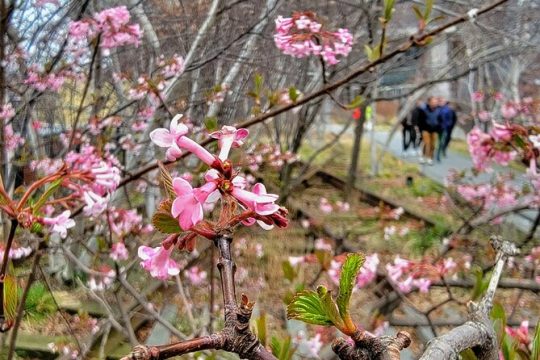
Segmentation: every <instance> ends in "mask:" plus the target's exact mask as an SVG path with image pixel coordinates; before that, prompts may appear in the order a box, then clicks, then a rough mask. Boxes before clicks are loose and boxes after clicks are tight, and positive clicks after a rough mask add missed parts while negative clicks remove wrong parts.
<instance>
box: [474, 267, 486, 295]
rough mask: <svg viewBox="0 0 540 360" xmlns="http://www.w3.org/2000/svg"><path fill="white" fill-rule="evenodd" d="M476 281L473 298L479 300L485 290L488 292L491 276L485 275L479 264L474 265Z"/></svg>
mask: <svg viewBox="0 0 540 360" xmlns="http://www.w3.org/2000/svg"><path fill="white" fill-rule="evenodd" d="M472 273H473V274H474V276H475V278H476V281H475V282H474V287H473V289H472V294H471V300H478V299H479V298H480V297H481V296H482V295H483V294H484V292H486V290H487V287H488V286H489V276H486V277H484V273H483V271H482V269H481V268H480V267H478V266H476V267H474V268H473V270H472Z"/></svg>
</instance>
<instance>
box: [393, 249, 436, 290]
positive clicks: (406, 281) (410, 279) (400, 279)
mask: <svg viewBox="0 0 540 360" xmlns="http://www.w3.org/2000/svg"><path fill="white" fill-rule="evenodd" d="M414 268H415V263H414V262H412V261H409V260H405V259H402V258H400V257H399V256H397V257H396V258H395V259H394V263H393V264H386V272H387V273H388V277H389V278H390V280H392V282H393V283H395V284H396V285H397V286H398V288H399V290H400V291H401V292H403V293H409V292H411V291H412V290H413V288H415V287H416V288H418V290H420V292H423V293H427V292H428V291H429V287H430V286H431V281H430V280H429V279H427V278H424V277H420V276H418V277H417V276H415V274H414V271H413V270H414Z"/></svg>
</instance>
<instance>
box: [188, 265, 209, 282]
mask: <svg viewBox="0 0 540 360" xmlns="http://www.w3.org/2000/svg"><path fill="white" fill-rule="evenodd" d="M184 275H185V276H186V277H187V278H188V280H189V282H190V283H191V284H192V285H195V286H199V285H202V284H204V282H205V281H206V278H207V277H208V275H207V273H206V271H204V270H201V268H199V267H198V266H192V267H191V268H189V270H186V271H184Z"/></svg>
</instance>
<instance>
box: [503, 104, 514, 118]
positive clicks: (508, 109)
mask: <svg viewBox="0 0 540 360" xmlns="http://www.w3.org/2000/svg"><path fill="white" fill-rule="evenodd" d="M501 114H502V116H503V117H504V118H505V119H512V118H514V117H516V115H517V109H516V107H515V106H514V105H512V104H510V103H506V104H504V105H503V106H501Z"/></svg>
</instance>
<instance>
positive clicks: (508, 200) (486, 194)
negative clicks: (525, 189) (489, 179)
mask: <svg viewBox="0 0 540 360" xmlns="http://www.w3.org/2000/svg"><path fill="white" fill-rule="evenodd" d="M457 191H458V192H459V194H460V195H461V196H462V197H463V198H464V199H465V200H467V201H469V202H471V203H473V204H477V205H482V206H483V208H484V209H485V210H490V209H493V208H495V207H497V208H498V207H502V208H504V207H509V206H513V205H515V204H517V198H518V194H519V192H518V190H517V189H515V188H514V187H513V186H512V185H510V184H508V182H505V181H504V180H503V181H501V182H499V183H498V184H496V185H491V184H478V185H472V184H462V185H458V187H457Z"/></svg>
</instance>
